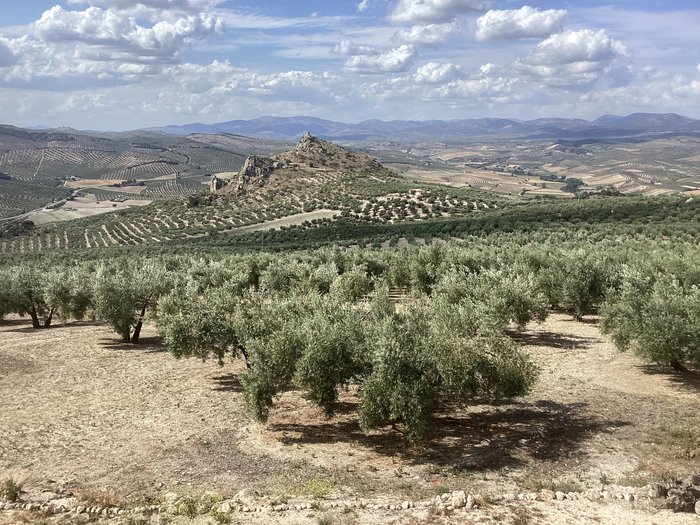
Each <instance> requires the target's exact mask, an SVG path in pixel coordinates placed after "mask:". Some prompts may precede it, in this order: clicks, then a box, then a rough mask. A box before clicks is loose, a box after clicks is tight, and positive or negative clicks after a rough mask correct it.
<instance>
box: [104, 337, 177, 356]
mask: <svg viewBox="0 0 700 525" xmlns="http://www.w3.org/2000/svg"><path fill="white" fill-rule="evenodd" d="M100 346H101V347H102V348H105V349H107V350H115V351H129V352H143V353H154V352H159V353H160V352H167V351H168V347H167V346H166V345H165V343H164V342H163V339H162V338H161V337H157V336H155V337H142V338H141V339H140V341H139V343H138V344H133V343H125V342H124V341H122V340H121V339H112V338H102V339H100Z"/></svg>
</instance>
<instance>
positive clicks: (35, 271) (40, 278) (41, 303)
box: [2, 264, 60, 328]
mask: <svg viewBox="0 0 700 525" xmlns="http://www.w3.org/2000/svg"><path fill="white" fill-rule="evenodd" d="M58 272H59V270H56V269H43V268H37V267H34V266H29V265H26V264H22V265H19V266H13V267H11V268H9V269H8V270H6V271H4V272H3V282H2V287H3V291H2V296H3V297H4V299H3V300H2V303H3V304H4V306H3V309H5V310H6V311H7V313H9V312H14V313H17V314H19V315H22V316H24V315H29V317H30V318H31V320H32V327H33V328H48V327H50V326H51V322H52V320H53V315H54V313H55V311H56V307H55V305H53V304H50V303H47V302H46V296H45V294H44V292H45V288H46V285H47V280H48V281H49V282H51V281H53V280H54V279H60V276H59V275H58Z"/></svg>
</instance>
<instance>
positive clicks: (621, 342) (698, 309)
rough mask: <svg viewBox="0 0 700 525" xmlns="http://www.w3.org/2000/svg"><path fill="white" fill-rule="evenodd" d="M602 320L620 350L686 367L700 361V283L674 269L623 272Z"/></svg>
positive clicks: (664, 363)
mask: <svg viewBox="0 0 700 525" xmlns="http://www.w3.org/2000/svg"><path fill="white" fill-rule="evenodd" d="M601 326H602V329H603V331H604V332H606V333H608V334H610V335H611V337H612V339H613V341H614V342H615V344H616V346H617V347H618V348H619V349H620V350H623V351H624V350H632V351H634V352H635V353H636V354H638V355H640V356H641V357H643V358H644V359H646V360H648V361H651V362H654V363H657V364H660V365H663V366H672V367H673V368H675V369H676V370H678V371H683V370H684V369H685V366H686V365H687V364H690V365H692V366H696V367H700V287H698V285H697V284H690V283H686V284H685V285H684V284H683V283H682V282H681V281H680V280H679V279H678V278H677V277H676V276H674V275H661V276H658V277H657V278H656V279H655V278H654V276H652V275H649V274H646V275H645V274H643V273H642V272H640V271H639V270H634V269H628V270H627V271H626V272H625V273H624V274H623V281H622V285H621V288H620V290H619V292H618V293H617V294H611V296H610V297H609V299H608V301H607V302H606V303H605V305H604V307H603V311H602V319H601Z"/></svg>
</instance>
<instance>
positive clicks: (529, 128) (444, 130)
mask: <svg viewBox="0 0 700 525" xmlns="http://www.w3.org/2000/svg"><path fill="white" fill-rule="evenodd" d="M148 131H156V132H162V133H167V134H172V135H189V134H192V133H233V134H240V135H246V136H250V137H257V138H266V139H284V140H289V139H293V138H297V137H299V136H300V135H302V134H303V133H305V132H306V131H310V132H311V133H313V134H314V135H316V136H318V137H321V138H324V139H332V140H341V141H342V140H347V141H363V140H378V139H384V140H386V139H389V140H395V141H398V142H402V141H403V142H412V141H421V140H437V141H442V142H452V141H464V140H480V139H489V140H494V139H501V140H507V139H535V140H536V139H542V140H545V139H555V138H573V139H585V138H614V137H627V138H629V137H634V136H648V135H649V134H667V133H700V120H697V119H692V118H688V117H683V116H681V115H677V114H675V113H667V114H656V113H633V114H631V115H627V116H618V115H603V116H601V117H600V118H598V119H596V120H593V121H588V120H583V119H566V118H540V119H535V120H528V121H521V120H517V119H507V118H481V119H459V120H428V121H411V120H393V121H388V122H387V121H381V120H376V119H372V120H365V121H363V122H359V123H357V124H348V123H343V122H336V121H331V120H325V119H320V118H314V117H301V116H300V117H260V118H256V119H252V120H231V121H228V122H220V123H216V124H202V123H197V124H186V125H182V126H163V127H159V128H149V129H148Z"/></svg>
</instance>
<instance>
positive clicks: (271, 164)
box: [209, 132, 381, 193]
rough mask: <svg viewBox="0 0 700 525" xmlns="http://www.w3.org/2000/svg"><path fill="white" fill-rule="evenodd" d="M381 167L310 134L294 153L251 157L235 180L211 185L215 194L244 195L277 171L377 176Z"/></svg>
mask: <svg viewBox="0 0 700 525" xmlns="http://www.w3.org/2000/svg"><path fill="white" fill-rule="evenodd" d="M378 169H381V165H380V164H379V163H378V162H377V161H376V160H374V159H373V158H372V157H370V156H368V155H365V154H362V153H357V152H352V151H349V150H346V149H344V148H342V147H340V146H337V145H335V144H332V143H330V142H327V141H325V140H322V139H319V138H317V137H314V136H313V135H311V133H309V132H306V133H305V134H304V135H303V136H302V137H301V139H300V140H299V142H298V144H297V145H296V146H295V147H294V148H292V149H291V150H289V151H287V152H285V153H282V154H280V155H278V156H276V157H272V158H270V157H259V156H256V155H254V156H251V157H248V158H247V159H246V161H245V164H244V165H243V167H242V168H241V170H240V171H239V172H238V175H237V176H234V177H233V178H232V179H231V180H227V179H225V178H223V179H222V178H220V177H217V176H216V175H214V176H213V177H212V179H211V182H210V184H209V189H210V191H211V192H212V193H218V192H222V193H240V192H242V191H246V190H248V189H251V188H254V187H260V186H264V185H265V183H266V182H267V180H268V179H269V178H270V176H271V175H272V174H273V172H275V171H276V170H280V172H281V173H286V174H290V175H292V176H293V175H294V174H295V173H299V171H300V170H301V171H302V172H303V171H306V172H307V173H315V172H316V171H322V172H335V173H344V172H349V171H354V172H374V171H376V170H378Z"/></svg>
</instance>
